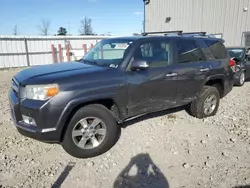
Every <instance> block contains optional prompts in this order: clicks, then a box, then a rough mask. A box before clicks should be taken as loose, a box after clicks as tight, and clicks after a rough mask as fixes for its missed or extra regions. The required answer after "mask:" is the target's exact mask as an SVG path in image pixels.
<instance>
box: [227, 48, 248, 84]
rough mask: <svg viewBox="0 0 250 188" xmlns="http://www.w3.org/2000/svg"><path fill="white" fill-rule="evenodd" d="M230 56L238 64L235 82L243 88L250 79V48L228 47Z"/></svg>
mask: <svg viewBox="0 0 250 188" xmlns="http://www.w3.org/2000/svg"><path fill="white" fill-rule="evenodd" d="M227 50H228V54H229V56H230V57H231V58H232V59H233V60H234V61H235V62H236V72H235V76H234V81H235V85H236V86H243V85H244V83H245V80H246V79H248V78H250V51H249V50H250V47H242V46H238V47H227Z"/></svg>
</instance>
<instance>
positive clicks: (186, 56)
mask: <svg viewBox="0 0 250 188" xmlns="http://www.w3.org/2000/svg"><path fill="white" fill-rule="evenodd" d="M177 52H178V63H189V62H196V61H203V60H204V57H203V54H202V52H201V50H200V48H199V47H198V46H197V45H196V43H195V42H194V41H193V40H178V42H177Z"/></svg>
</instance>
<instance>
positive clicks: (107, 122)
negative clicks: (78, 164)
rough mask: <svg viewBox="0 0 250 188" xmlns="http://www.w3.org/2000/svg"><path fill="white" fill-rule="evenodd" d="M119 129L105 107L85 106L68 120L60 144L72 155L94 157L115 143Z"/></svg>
mask: <svg viewBox="0 0 250 188" xmlns="http://www.w3.org/2000/svg"><path fill="white" fill-rule="evenodd" d="M120 131H121V128H120V127H119V126H118V125H117V122H116V121H115V118H114V117H113V116H112V114H111V113H110V111H109V110H108V109H107V108H106V107H104V106H102V105H98V104H96V105H89V106H85V107H83V108H81V109H79V110H78V111H77V112H76V113H75V115H74V116H73V118H72V119H71V121H70V122H69V125H68V128H67V130H66V133H65V135H64V139H63V142H62V146H63V148H64V150H65V151H66V152H67V153H69V154H70V155H72V156H74V157H77V158H89V157H95V156H98V155H101V154H103V153H105V152H106V151H108V150H109V149H110V148H111V147H113V146H114V145H115V143H116V142H117V140H118V138H119V136H120Z"/></svg>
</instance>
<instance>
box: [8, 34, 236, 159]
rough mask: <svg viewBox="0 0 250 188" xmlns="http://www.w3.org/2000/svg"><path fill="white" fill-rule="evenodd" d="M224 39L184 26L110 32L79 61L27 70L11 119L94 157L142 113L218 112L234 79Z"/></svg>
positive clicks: (15, 92) (28, 131)
mask: <svg viewBox="0 0 250 188" xmlns="http://www.w3.org/2000/svg"><path fill="white" fill-rule="evenodd" d="M223 42H224V41H223V40H222V39H216V38H211V37H209V36H207V35H204V34H190V33H189V34H185V33H182V32H178V33H175V34H169V33H168V32H166V34H165V36H154V35H150V34H144V35H142V36H133V37H120V38H110V39H104V40H102V41H100V42H99V43H97V44H96V45H95V46H94V47H93V48H92V49H91V50H90V51H89V52H88V53H87V54H86V55H85V56H84V57H83V58H82V59H79V60H78V61H75V62H67V63H58V64H51V65H42V66H35V67H31V68H28V69H25V70H22V71H20V72H19V73H17V74H16V75H15V76H14V77H13V80H12V87H11V89H10V91H9V101H10V108H11V115H12V119H13V122H14V124H15V126H16V128H17V130H18V131H19V132H20V133H21V134H22V135H25V136H27V137H30V138H34V139H37V140H40V141H43V142H49V143H59V144H61V145H62V146H63V148H64V149H65V151H66V152H68V153H69V154H70V155H72V156H74V157H78V158H88V157H94V156H97V155H100V154H102V153H104V152H106V151H108V150H109V149H110V148H111V147H112V146H113V145H114V144H115V143H116V142H117V140H118V138H119V135H120V130H121V123H123V122H124V121H127V120H129V119H131V118H134V117H136V116H141V115H144V114H147V113H152V112H156V111H161V110H164V109H170V108H174V107H178V106H186V107H187V109H188V111H189V112H190V114H191V115H192V116H194V117H197V118H206V117H209V116H214V115H215V114H216V112H217V110H218V107H219V102H220V99H221V98H222V97H224V96H225V95H227V94H228V93H229V92H230V91H231V90H232V88H233V84H234V82H233V77H234V73H233V71H234V67H235V63H234V61H231V60H230V58H229V56H228V54H227V50H226V48H225V47H224V44H223ZM138 139H139V138H138Z"/></svg>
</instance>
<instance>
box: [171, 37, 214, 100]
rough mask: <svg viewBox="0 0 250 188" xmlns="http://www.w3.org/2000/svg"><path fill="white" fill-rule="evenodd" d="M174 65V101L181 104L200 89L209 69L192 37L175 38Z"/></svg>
mask: <svg viewBox="0 0 250 188" xmlns="http://www.w3.org/2000/svg"><path fill="white" fill-rule="evenodd" d="M175 40H176V42H175V52H176V53H175V66H174V69H173V72H174V73H176V74H177V77H176V79H177V80H178V87H177V94H176V102H177V103H178V105H183V104H187V103H189V102H191V101H192V100H193V99H194V97H195V96H196V95H197V93H198V92H199V91H200V88H201V85H202V84H203V83H204V80H205V78H206V74H207V72H208V71H209V69H210V66H209V63H205V58H204V55H203V53H202V51H201V49H200V48H199V46H198V44H197V42H196V41H195V40H194V39H188V38H187V39H185V38H181V39H175Z"/></svg>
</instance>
